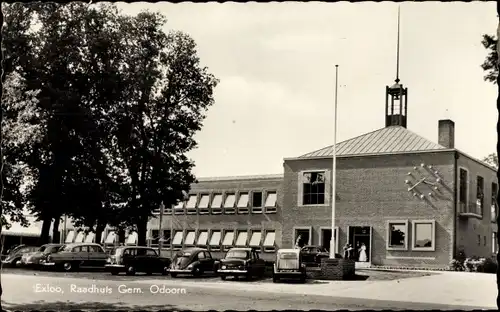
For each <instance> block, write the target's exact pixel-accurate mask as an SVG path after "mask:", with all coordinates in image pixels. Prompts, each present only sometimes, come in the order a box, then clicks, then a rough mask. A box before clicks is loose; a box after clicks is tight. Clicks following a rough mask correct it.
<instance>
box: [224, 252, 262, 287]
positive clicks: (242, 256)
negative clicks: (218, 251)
mask: <svg viewBox="0 0 500 312" xmlns="http://www.w3.org/2000/svg"><path fill="white" fill-rule="evenodd" d="M265 270H266V262H265V261H264V260H263V259H260V257H259V253H258V252H257V251H256V250H255V249H252V248H231V249H230V250H229V251H228V252H227V253H226V256H225V257H224V259H222V260H220V264H219V270H218V271H217V273H219V275H220V278H221V279H222V280H225V279H226V277H228V276H233V277H234V278H238V277H240V276H243V277H245V278H246V279H248V280H249V279H252V277H254V276H257V277H263V276H264V273H265Z"/></svg>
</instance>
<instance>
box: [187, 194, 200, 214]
mask: <svg viewBox="0 0 500 312" xmlns="http://www.w3.org/2000/svg"><path fill="white" fill-rule="evenodd" d="M197 201H198V196H196V195H189V200H188V202H187V203H186V211H187V214H196V202H197Z"/></svg>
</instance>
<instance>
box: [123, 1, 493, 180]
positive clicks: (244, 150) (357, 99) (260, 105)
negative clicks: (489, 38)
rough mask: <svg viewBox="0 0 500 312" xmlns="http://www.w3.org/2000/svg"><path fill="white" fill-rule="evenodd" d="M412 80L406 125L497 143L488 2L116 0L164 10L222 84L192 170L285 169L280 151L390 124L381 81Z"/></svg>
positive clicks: (459, 141)
mask: <svg viewBox="0 0 500 312" xmlns="http://www.w3.org/2000/svg"><path fill="white" fill-rule="evenodd" d="M398 5H400V8H401V39H400V70H399V72H400V79H401V83H402V84H403V85H404V86H405V87H407V88H408V129H409V130H411V131H413V132H415V133H417V134H419V135H421V136H423V137H424V138H427V139H429V140H432V141H434V142H437V135H438V133H437V128H438V120H440V119H452V120H453V121H454V122H455V147H456V148H458V149H459V150H461V151H463V152H465V153H467V154H469V155H471V156H473V157H476V158H483V157H484V156H487V155H488V154H490V153H493V152H495V149H496V142H497V132H496V122H497V118H498V113H497V109H496V97H497V89H496V86H495V85H493V84H492V83H490V82H485V81H484V80H483V76H484V72H483V70H482V69H481V67H480V65H481V64H482V63H483V61H484V58H485V56H486V54H487V52H486V50H485V49H484V48H483V46H482V45H481V39H482V35H483V34H485V33H488V34H495V33H496V28H497V23H498V22H497V21H498V19H497V14H496V10H495V9H496V7H495V2H472V3H461V2H449V3H441V2H429V3H408V2H404V3H401V4H397V3H391V2H384V3H373V2H362V3H347V2H342V3H320V2H309V3H302V2H301V3H299V2H297V3H293V2H287V3H223V4H219V3H177V4H173V3H165V2H159V3H146V2H137V3H132V4H128V3H127V4H126V3H119V4H118V7H119V8H120V9H121V10H122V12H123V13H125V14H133V15H135V14H137V13H139V12H140V11H142V10H144V9H148V10H150V11H155V12H160V13H162V14H164V15H165V16H166V17H167V19H168V23H167V25H166V26H165V31H170V30H180V31H183V32H186V33H187V34H189V35H190V36H191V37H192V38H193V39H194V40H195V41H196V43H197V45H198V48H197V49H198V55H199V57H200V60H201V64H202V65H203V66H207V67H208V69H209V70H210V72H211V73H213V74H214V75H215V76H216V77H217V78H218V79H220V83H219V85H218V86H217V88H216V89H215V91H214V97H215V104H214V105H213V107H211V108H210V110H209V111H208V113H207V118H206V120H205V121H204V126H203V128H202V130H201V131H200V132H199V133H198V134H197V135H196V140H197V141H198V147H197V149H196V150H194V151H192V152H190V153H189V156H190V157H191V158H192V159H193V160H194V161H195V164H196V167H195V169H194V173H195V175H196V176H197V177H215V176H236V175H258V174H280V173H283V158H287V157H297V156H300V155H302V154H305V153H308V152H311V151H314V150H317V149H320V148H323V147H325V146H328V145H331V144H333V128H334V99H335V65H336V64H338V65H339V76H338V84H339V88H338V113H337V116H338V123H337V142H341V141H343V140H347V139H349V138H352V137H355V136H358V135H361V134H364V133H367V132H370V131H373V130H377V129H380V128H383V127H384V126H385V122H384V115H385V107H384V106H385V88H386V86H387V85H392V84H394V79H395V75H396V50H397V49H396V46H397V44H396V42H397V10H398Z"/></svg>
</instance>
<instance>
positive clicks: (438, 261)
mask: <svg viewBox="0 0 500 312" xmlns="http://www.w3.org/2000/svg"><path fill="white" fill-rule="evenodd" d="M453 157H454V156H453V153H452V152H439V153H420V154H400V155H378V156H363V157H350V158H341V157H339V158H338V159H337V170H338V173H337V194H336V198H337V201H336V226H337V227H338V228H339V245H340V246H343V245H344V244H345V243H346V242H347V236H348V227H349V226H372V230H373V236H372V248H371V251H372V252H371V253H372V263H374V264H387V265H397V264H405V265H413V264H415V265H416V264H422V263H425V264H426V265H429V266H443V265H448V263H449V261H450V260H451V257H452V251H453V248H452V244H453V235H452V234H453V229H454V223H453V216H454V195H453V189H454V169H453V168H454V158H453ZM421 163H424V164H426V165H429V164H430V165H432V166H434V168H435V169H437V170H438V172H439V173H440V175H441V176H442V177H443V179H444V186H443V187H442V188H441V194H440V197H439V198H436V197H434V198H429V199H426V200H420V199H418V198H416V197H413V196H412V195H411V194H410V193H409V192H408V186H407V185H406V184H405V182H404V181H405V179H408V176H407V173H408V172H410V171H414V167H415V166H420V164H421ZM284 168H285V172H284V182H283V196H284V199H283V204H282V206H283V207H284V208H283V209H284V210H283V241H282V244H283V246H284V247H290V246H292V245H293V243H294V242H293V238H294V233H293V232H294V230H293V228H294V227H297V226H312V230H313V233H312V243H313V244H320V242H319V231H320V228H321V227H329V226H331V205H330V204H329V203H328V204H327V205H323V206H305V207H304V206H302V207H299V205H298V196H299V194H298V189H299V187H298V184H299V180H298V179H299V173H300V172H301V171H304V170H305V171H307V170H322V169H326V170H328V174H327V176H330V178H329V179H327V181H326V182H327V184H328V185H327V186H326V188H331V184H330V183H331V182H330V181H331V168H332V161H331V159H308V160H286V161H285V164H284ZM419 170H420V169H419ZM420 176H422V177H423V176H430V174H428V173H425V174H424V175H419V174H415V176H414V177H413V179H414V180H416V179H419V177H420ZM419 189H420V190H421V191H422V192H424V193H428V192H430V189H429V187H427V186H425V185H421V186H420V187H419ZM329 196H331V195H329ZM423 219H425V220H429V219H432V220H435V233H436V234H435V237H436V242H435V251H413V250H412V244H411V243H412V221H415V220H423ZM388 220H401V221H406V220H407V221H408V223H409V225H408V231H407V232H408V233H407V235H408V250H406V251H388V250H387V248H386V241H387V221H388ZM339 249H341V247H339Z"/></svg>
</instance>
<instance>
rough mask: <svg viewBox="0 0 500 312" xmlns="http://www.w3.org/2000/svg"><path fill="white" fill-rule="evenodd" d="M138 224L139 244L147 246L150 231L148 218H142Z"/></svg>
mask: <svg viewBox="0 0 500 312" xmlns="http://www.w3.org/2000/svg"><path fill="white" fill-rule="evenodd" d="M136 226H137V236H138V237H137V245H139V246H147V242H146V235H147V231H148V220H147V219H146V220H140V221H139V222H137V224H136Z"/></svg>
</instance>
